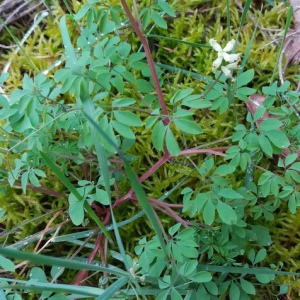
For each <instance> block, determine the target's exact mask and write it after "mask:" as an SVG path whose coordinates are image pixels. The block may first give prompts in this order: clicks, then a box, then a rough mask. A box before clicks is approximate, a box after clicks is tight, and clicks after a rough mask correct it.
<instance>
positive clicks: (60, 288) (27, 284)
mask: <svg viewBox="0 0 300 300" xmlns="http://www.w3.org/2000/svg"><path fill="white" fill-rule="evenodd" d="M5 281H7V282H12V283H16V284H14V285H13V288H14V290H21V291H22V290H24V291H34V292H38V293H40V294H42V293H43V292H45V291H49V292H57V293H59V292H60V293H72V294H73V295H71V296H73V297H72V298H73V299H74V298H77V297H78V296H86V297H88V296H89V297H97V296H99V295H101V294H102V293H103V292H104V290H103V289H99V288H95V287H90V286H76V285H68V284H58V283H46V282H39V281H35V282H33V281H30V280H29V281H25V280H12V279H7V278H5ZM0 282H1V278H0ZM21 284H22V285H21ZM1 288H4V289H9V288H12V286H11V285H9V284H5V283H4V282H1ZM76 296H77V297H76ZM68 297H70V296H68ZM4 299H5V300H6V299H7V298H4ZM0 300H1V298H0Z"/></svg>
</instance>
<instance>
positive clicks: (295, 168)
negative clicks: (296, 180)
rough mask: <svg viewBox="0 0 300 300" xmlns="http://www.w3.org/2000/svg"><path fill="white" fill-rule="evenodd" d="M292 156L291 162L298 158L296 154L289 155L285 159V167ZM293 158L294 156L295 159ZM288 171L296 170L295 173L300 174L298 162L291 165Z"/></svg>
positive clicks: (299, 163)
mask: <svg viewBox="0 0 300 300" xmlns="http://www.w3.org/2000/svg"><path fill="white" fill-rule="evenodd" d="M292 155H293V157H292V159H293V160H295V159H297V157H298V155H297V153H295V154H290V155H289V156H287V158H286V159H285V163H286V165H289V164H290V162H289V161H292V159H291V156H292ZM295 156H296V158H295ZM289 169H293V170H296V171H298V172H300V162H296V163H294V164H292V165H291V166H290V167H289Z"/></svg>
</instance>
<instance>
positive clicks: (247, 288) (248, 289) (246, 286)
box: [240, 278, 256, 295]
mask: <svg viewBox="0 0 300 300" xmlns="http://www.w3.org/2000/svg"><path fill="white" fill-rule="evenodd" d="M240 283H241V287H242V289H243V290H244V292H245V293H247V294H250V295H255V293H256V291H255V287H254V285H253V284H252V283H251V282H249V281H247V280H245V279H243V278H240Z"/></svg>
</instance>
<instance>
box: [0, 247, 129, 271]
mask: <svg viewBox="0 0 300 300" xmlns="http://www.w3.org/2000/svg"><path fill="white" fill-rule="evenodd" d="M0 254H1V255H3V256H7V257H11V258H15V259H20V260H23V261H27V260H28V261H31V262H33V263H36V264H41V265H47V266H60V267H64V268H68V269H73V270H88V271H98V272H106V273H111V274H113V275H116V276H130V275H129V273H127V272H125V271H123V270H121V269H119V268H116V267H102V266H100V265H94V264H88V263H83V262H79V261H75V260H68V259H64V258H56V257H51V256H47V255H43V254H33V253H30V252H25V251H20V250H17V249H15V248H11V247H8V248H3V247H0Z"/></svg>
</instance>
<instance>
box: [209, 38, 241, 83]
mask: <svg viewBox="0 0 300 300" xmlns="http://www.w3.org/2000/svg"><path fill="white" fill-rule="evenodd" d="M209 44H210V45H211V46H212V48H213V49H214V50H215V51H217V52H218V58H217V59H216V60H214V62H213V64H212V70H213V72H215V71H216V70H217V69H218V68H219V67H220V66H221V64H222V62H223V59H224V61H226V62H228V63H229V64H228V65H227V66H221V70H222V72H223V73H224V74H225V76H227V77H231V70H233V69H238V68H239V66H238V62H239V61H240V56H241V53H233V54H229V53H227V52H229V51H231V50H232V49H233V46H234V44H235V40H231V41H229V42H228V43H227V44H226V46H225V47H224V48H223V49H222V47H221V46H220V44H218V43H217V41H216V40H214V39H210V40H209Z"/></svg>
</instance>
